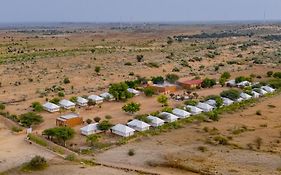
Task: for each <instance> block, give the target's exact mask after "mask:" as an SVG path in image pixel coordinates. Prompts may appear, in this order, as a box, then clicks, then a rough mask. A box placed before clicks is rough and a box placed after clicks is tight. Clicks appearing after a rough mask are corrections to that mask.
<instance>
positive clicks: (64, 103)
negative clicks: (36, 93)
mask: <svg viewBox="0 0 281 175" xmlns="http://www.w3.org/2000/svg"><path fill="white" fill-rule="evenodd" d="M127 91H128V92H130V93H132V94H134V95H135V96H137V95H140V91H137V90H135V89H132V88H128V89H127ZM89 100H92V101H93V102H95V103H96V104H100V103H103V101H104V100H107V101H113V100H114V96H113V95H112V94H110V93H108V92H105V93H102V94H100V95H99V96H98V95H90V96H89V97H88V98H87V99H86V98H83V97H77V100H76V102H75V103H74V102H72V101H70V100H66V99H63V100H61V101H60V102H59V104H58V105H56V104H54V103H51V102H46V103H45V104H43V108H44V110H46V111H48V112H57V111H59V110H60V108H64V109H72V108H75V106H76V105H78V106H81V107H85V106H87V105H88V102H89Z"/></svg>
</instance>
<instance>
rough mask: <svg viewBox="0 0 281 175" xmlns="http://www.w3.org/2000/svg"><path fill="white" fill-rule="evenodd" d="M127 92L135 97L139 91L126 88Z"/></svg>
mask: <svg viewBox="0 0 281 175" xmlns="http://www.w3.org/2000/svg"><path fill="white" fill-rule="evenodd" d="M127 91H128V92H130V93H131V94H134V95H135V96H138V95H140V91H138V90H136V89H133V88H128V89H127Z"/></svg>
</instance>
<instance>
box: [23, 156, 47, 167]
mask: <svg viewBox="0 0 281 175" xmlns="http://www.w3.org/2000/svg"><path fill="white" fill-rule="evenodd" d="M47 166H48V164H47V161H46V159H45V158H44V157H41V156H35V157H33V158H32V159H31V160H30V161H29V162H28V163H27V164H26V165H25V166H24V167H23V168H26V169H28V170H42V169H44V168H46V167H47Z"/></svg>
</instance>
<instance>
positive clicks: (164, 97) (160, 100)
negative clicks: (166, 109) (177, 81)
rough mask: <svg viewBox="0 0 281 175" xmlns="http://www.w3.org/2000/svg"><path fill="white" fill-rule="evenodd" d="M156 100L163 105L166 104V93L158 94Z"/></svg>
mask: <svg viewBox="0 0 281 175" xmlns="http://www.w3.org/2000/svg"><path fill="white" fill-rule="evenodd" d="M157 101H158V102H159V103H161V104H162V105H163V106H167V105H168V97H167V96H166V95H159V96H158V97H157Z"/></svg>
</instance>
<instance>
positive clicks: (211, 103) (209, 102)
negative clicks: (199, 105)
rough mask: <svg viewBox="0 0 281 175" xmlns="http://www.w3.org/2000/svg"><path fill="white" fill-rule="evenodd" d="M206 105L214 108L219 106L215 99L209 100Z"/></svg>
mask: <svg viewBox="0 0 281 175" xmlns="http://www.w3.org/2000/svg"><path fill="white" fill-rule="evenodd" d="M204 103H206V104H208V105H211V106H213V107H216V105H217V102H216V100H213V99H209V100H207V101H205V102H204Z"/></svg>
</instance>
